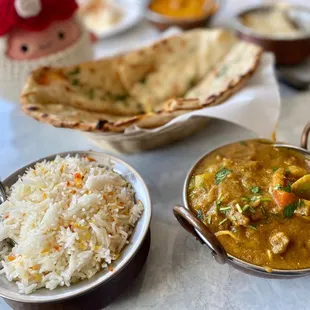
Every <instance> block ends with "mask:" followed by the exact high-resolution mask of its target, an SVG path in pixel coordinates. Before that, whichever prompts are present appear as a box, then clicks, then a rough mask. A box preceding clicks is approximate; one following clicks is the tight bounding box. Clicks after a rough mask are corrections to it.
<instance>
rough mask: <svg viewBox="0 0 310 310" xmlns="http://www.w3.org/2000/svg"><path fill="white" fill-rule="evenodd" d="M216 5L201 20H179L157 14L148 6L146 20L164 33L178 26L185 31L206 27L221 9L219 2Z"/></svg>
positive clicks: (191, 18)
mask: <svg viewBox="0 0 310 310" xmlns="http://www.w3.org/2000/svg"><path fill="white" fill-rule="evenodd" d="M150 2H151V1H150ZM214 2H215V5H214V6H213V8H211V9H210V10H209V11H208V12H206V14H205V15H204V16H202V17H199V18H194V17H189V18H178V17H170V16H166V15H163V14H160V13H156V12H154V11H153V10H151V9H150V7H149V6H148V7H147V8H146V19H147V20H148V21H149V22H151V23H152V24H153V25H154V26H155V27H157V28H158V29H159V30H161V31H163V30H166V29H167V28H169V27H172V26H176V27H179V28H181V29H184V30H188V29H193V28H198V27H205V26H206V25H207V24H208V22H209V21H210V20H211V17H212V16H213V15H214V14H215V13H216V12H217V10H218V8H219V4H218V1H214Z"/></svg>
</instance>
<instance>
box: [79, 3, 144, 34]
mask: <svg viewBox="0 0 310 310" xmlns="http://www.w3.org/2000/svg"><path fill="white" fill-rule="evenodd" d="M113 6H114V7H116V8H117V9H119V10H120V12H121V14H122V16H121V17H120V20H119V21H117V22H116V23H115V24H112V25H111V26H109V27H107V28H104V29H99V28H95V27H90V26H88V25H87V24H86V28H87V29H88V30H89V31H91V32H93V33H94V34H95V35H96V36H97V37H98V38H99V39H106V38H108V37H111V36H115V35H117V34H119V33H121V32H124V31H126V30H128V29H130V28H132V27H133V26H135V25H136V24H137V23H138V22H139V21H140V20H141V18H142V17H143V11H144V7H143V5H142V4H140V3H139V2H138V1H137V2H136V1H130V0H113ZM82 19H83V16H82Z"/></svg>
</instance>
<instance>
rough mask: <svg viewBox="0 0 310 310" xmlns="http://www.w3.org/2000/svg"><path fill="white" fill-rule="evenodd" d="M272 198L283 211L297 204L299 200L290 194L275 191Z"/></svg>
mask: <svg viewBox="0 0 310 310" xmlns="http://www.w3.org/2000/svg"><path fill="white" fill-rule="evenodd" d="M272 196H273V199H274V200H275V202H276V204H277V205H278V207H279V208H280V209H281V210H283V209H284V208H285V207H286V206H287V205H289V204H290V203H293V202H295V201H296V200H297V199H298V198H297V196H296V195H295V194H293V193H288V192H285V191H282V190H274V191H273V192H272Z"/></svg>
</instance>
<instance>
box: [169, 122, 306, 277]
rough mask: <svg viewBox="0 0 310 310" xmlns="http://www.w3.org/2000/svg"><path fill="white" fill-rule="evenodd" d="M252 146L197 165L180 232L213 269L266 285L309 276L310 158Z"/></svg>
mask: <svg viewBox="0 0 310 310" xmlns="http://www.w3.org/2000/svg"><path fill="white" fill-rule="evenodd" d="M309 132H310V123H309V124H308V125H307V127H306V128H305V130H304V132H303V139H302V141H303V142H302V147H301V148H299V147H296V146H292V145H287V144H282V143H276V144H275V143H272V142H271V141H268V140H261V139H254V140H246V141H239V142H235V143H232V144H228V145H224V146H222V147H220V148H217V149H216V150H214V151H212V152H210V153H208V154H206V155H204V156H203V157H202V158H200V159H199V160H198V161H197V162H196V163H195V164H194V166H193V167H192V169H191V170H190V171H189V173H188V176H187V178H186V181H185V184H184V189H183V199H184V207H181V206H176V207H175V208H174V214H175V216H176V217H177V219H178V221H179V222H180V224H181V225H182V226H183V227H184V228H185V229H187V230H188V231H189V232H191V233H192V234H194V235H195V237H197V239H198V240H199V241H201V243H203V244H207V245H208V246H209V247H210V248H211V250H212V252H213V256H214V258H215V259H216V260H217V261H218V262H219V263H229V264H230V265H232V266H233V267H235V268H237V269H240V270H242V271H245V272H247V273H250V274H253V275H258V276H263V277H272V278H281V277H282V278H283V277H298V276H305V275H308V274H309V273H310V152H308V151H307V150H306V148H307V136H308V134H309Z"/></svg>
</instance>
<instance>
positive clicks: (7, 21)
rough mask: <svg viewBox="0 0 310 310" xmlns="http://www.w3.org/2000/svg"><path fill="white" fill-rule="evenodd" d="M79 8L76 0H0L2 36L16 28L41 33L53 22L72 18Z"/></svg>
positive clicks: (0, 32)
mask: <svg viewBox="0 0 310 310" xmlns="http://www.w3.org/2000/svg"><path fill="white" fill-rule="evenodd" d="M77 8H78V5H77V3H76V1H75V0H0V36H4V35H6V34H8V33H9V32H10V31H11V30H12V29H13V28H15V27H20V28H23V29H26V30H30V31H41V30H43V29H45V28H47V27H48V26H49V25H50V24H51V23H52V22H53V21H57V20H66V19H69V18H71V17H72V16H73V14H74V13H75V11H76V10H77Z"/></svg>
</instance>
